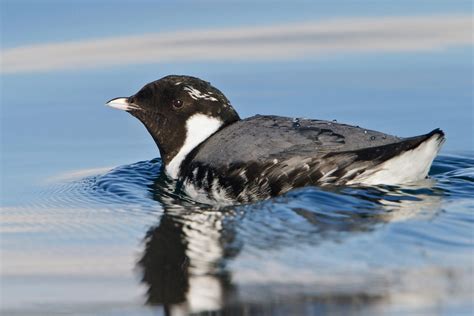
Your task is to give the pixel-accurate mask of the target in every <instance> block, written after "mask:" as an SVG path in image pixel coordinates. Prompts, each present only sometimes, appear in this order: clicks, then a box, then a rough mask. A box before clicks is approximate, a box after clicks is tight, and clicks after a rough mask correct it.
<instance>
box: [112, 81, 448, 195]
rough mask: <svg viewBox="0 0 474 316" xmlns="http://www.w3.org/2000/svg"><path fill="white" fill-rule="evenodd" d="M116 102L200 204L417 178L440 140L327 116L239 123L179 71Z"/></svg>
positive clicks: (214, 95) (438, 135)
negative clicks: (136, 121) (400, 134)
mask: <svg viewBox="0 0 474 316" xmlns="http://www.w3.org/2000/svg"><path fill="white" fill-rule="evenodd" d="M140 93H141V94H142V96H140ZM155 93H158V94H160V95H161V96H163V95H164V96H165V97H164V98H163V97H161V98H160V97H157V96H155V95H154V94H155ZM131 98H135V99H132V100H134V101H135V102H130V101H129V100H131ZM150 98H151V99H152V102H150V101H149V100H147V99H150ZM153 98H158V99H153ZM124 99H127V103H126V104H125V105H123V104H124V102H125V101H124ZM140 99H144V100H145V101H147V102H148V103H156V104H155V105H154V107H151V106H149V105H146V106H144V105H141V104H140V103H145V102H144V101H140ZM117 100H119V99H114V100H112V101H111V102H109V104H110V105H112V106H115V107H125V110H127V111H129V112H131V113H132V114H133V115H134V116H136V117H137V118H139V119H140V120H141V121H142V122H143V123H144V124H145V126H146V127H147V129H148V131H149V132H150V133H151V134H152V136H153V138H154V139H155V141H156V143H157V145H158V147H159V149H160V152H161V155H162V158H163V160H164V163H165V170H166V172H167V173H168V174H169V175H170V177H172V178H175V179H177V180H178V181H179V182H180V183H181V184H182V186H183V189H184V190H185V191H186V192H187V193H188V194H189V195H190V196H192V197H194V198H196V199H198V200H201V201H203V200H204V201H206V202H208V201H211V202H214V201H217V202H224V203H227V202H229V201H232V202H233V201H238V202H251V201H256V200H260V199H264V198H268V197H271V196H276V195H279V194H282V193H285V192H287V191H289V190H291V189H293V188H297V187H303V186H309V185H317V186H327V185H353V184H357V185H359V184H362V185H373V184H402V183H407V182H413V181H417V180H421V179H423V178H425V177H426V176H427V174H428V171H429V168H430V166H431V163H432V161H433V159H434V158H435V156H436V154H437V153H438V151H439V149H440V147H441V145H442V143H443V141H444V133H443V132H442V131H441V130H438V129H437V130H434V131H432V132H431V133H428V134H425V135H421V136H416V137H411V138H399V137H395V136H391V135H387V134H383V133H380V132H376V131H371V130H367V129H363V128H360V127H356V126H351V125H346V124H339V123H337V122H334V121H322V120H310V119H293V118H286V117H278V116H260V115H257V116H254V117H250V118H247V119H243V120H240V118H239V117H238V115H237V113H236V112H235V110H234V109H233V108H232V106H231V105H230V103H229V101H228V100H227V99H226V98H225V96H223V94H222V93H221V92H220V91H219V90H217V89H215V88H213V87H212V86H210V84H208V83H206V82H204V81H202V80H200V79H197V78H193V77H186V76H168V77H165V78H163V79H160V80H158V81H155V82H153V83H151V84H148V85H147V86H145V87H144V88H143V89H142V90H140V92H139V93H137V94H136V95H134V96H132V97H130V98H120V102H119V101H117ZM114 102H115V103H114ZM119 103H120V105H117V104H119ZM176 104H177V105H178V106H175V105H176ZM160 105H161V106H164V107H167V108H165V109H163V110H162V109H161V108H159V107H160ZM127 106H128V108H127ZM185 106H187V108H185ZM160 122H161V125H160Z"/></svg>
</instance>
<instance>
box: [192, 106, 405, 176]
mask: <svg viewBox="0 0 474 316" xmlns="http://www.w3.org/2000/svg"><path fill="white" fill-rule="evenodd" d="M400 141H401V138H399V137H396V136H391V135H387V134H383V133H380V132H376V131H372V130H368V129H363V128H360V127H356V126H351V125H346V124H339V123H336V122H330V121H322V120H308V119H291V118H287V117H279V116H261V115H257V116H253V117H250V118H247V119H244V120H241V121H238V122H236V123H234V124H232V125H230V126H228V127H225V128H224V129H222V130H220V131H219V132H218V133H216V134H215V135H213V136H212V137H210V138H209V139H208V140H207V141H206V142H205V143H204V144H202V145H201V147H200V150H199V151H198V152H197V153H196V156H195V157H194V159H193V161H194V162H201V163H205V164H207V165H210V166H215V167H223V166H229V165H230V164H232V163H236V162H240V163H245V162H258V163H264V162H269V161H272V160H273V159H285V158H291V157H298V156H300V157H317V156H320V155H324V154H328V153H338V152H347V151H354V150H359V149H364V148H372V147H378V146H382V145H387V144H392V143H396V142H400Z"/></svg>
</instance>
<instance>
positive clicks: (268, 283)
mask: <svg viewBox="0 0 474 316" xmlns="http://www.w3.org/2000/svg"><path fill="white" fill-rule="evenodd" d="M473 165H474V156H472V155H462V156H461V155H456V156H454V155H442V156H440V157H439V158H437V160H436V161H435V163H434V165H433V167H432V169H431V177H430V179H429V180H427V181H426V182H424V183H421V184H420V185H419V186H412V187H368V188H359V187H345V188H339V189H334V190H323V189H319V188H315V187H311V188H303V189H298V190H294V191H291V192H289V193H288V194H285V195H284V196H281V197H276V198H273V199H270V200H267V201H262V202H260V203H256V204H252V205H236V206H227V207H223V208H218V207H213V206H209V205H201V204H197V203H195V202H193V201H192V200H190V199H188V198H187V197H185V196H182V195H179V194H176V193H174V191H173V183H172V182H171V181H170V180H168V179H167V178H166V176H165V175H164V174H162V172H161V161H160V159H159V158H156V159H153V160H150V161H141V162H137V163H134V164H129V165H123V166H119V167H115V168H113V169H112V170H101V171H99V170H95V171H89V172H92V173H94V174H93V175H89V176H82V175H81V174H72V175H65V176H64V177H63V178H57V179H55V180H54V183H50V184H47V185H44V186H43V187H42V188H41V189H39V190H38V191H36V192H34V193H33V194H34V195H35V199H32V200H31V201H30V202H28V203H25V204H21V203H19V204H18V205H15V206H11V207H5V208H4V209H3V211H2V218H3V219H2V231H3V233H2V274H3V275H2V301H3V302H2V303H3V308H4V309H5V310H6V311H9V312H12V313H13V312H14V311H15V312H18V313H20V314H31V313H39V314H54V313H62V312H65V313H79V314H80V313H94V314H95V313H97V314H115V313H118V312H119V311H123V310H125V311H127V312H128V313H133V314H144V315H147V314H150V313H151V314H153V313H158V314H160V313H162V312H164V311H165V310H167V311H169V310H171V311H177V310H181V311H183V310H184V311H186V312H202V311H224V312H235V313H242V312H244V311H247V312H249V311H250V312H251V313H267V314H268V313H275V314H281V315H284V314H288V313H291V314H298V313H320V312H334V313H338V314H340V313H342V314H345V313H349V312H351V313H360V314H364V315H379V314H397V315H398V314H400V315H404V314H406V313H421V314H427V315H428V314H431V315H433V314H453V315H454V314H456V315H457V314H460V313H468V311H470V310H472V308H473V306H472V296H471V295H472V291H473V288H472V287H473V285H472V272H473V271H472V263H473V262H472V259H473V256H472V250H473V231H474V230H473V228H474V227H473V226H474V221H473V217H472V211H473V198H472V192H473V190H472V189H473V183H474V169H473V167H472V166H473Z"/></svg>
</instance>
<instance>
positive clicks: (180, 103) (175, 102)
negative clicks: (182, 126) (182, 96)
mask: <svg viewBox="0 0 474 316" xmlns="http://www.w3.org/2000/svg"><path fill="white" fill-rule="evenodd" d="M172 103H173V107H174V108H175V109H179V108H181V107H182V106H183V101H181V100H177V99H175V100H173V102H172Z"/></svg>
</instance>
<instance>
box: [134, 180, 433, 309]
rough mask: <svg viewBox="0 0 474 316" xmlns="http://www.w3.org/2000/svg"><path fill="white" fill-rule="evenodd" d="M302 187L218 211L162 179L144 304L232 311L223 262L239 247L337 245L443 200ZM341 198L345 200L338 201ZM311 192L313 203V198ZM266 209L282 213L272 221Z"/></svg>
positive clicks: (233, 293)
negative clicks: (326, 242)
mask: <svg viewBox="0 0 474 316" xmlns="http://www.w3.org/2000/svg"><path fill="white" fill-rule="evenodd" d="M305 190H306V191H304V192H303V193H302V192H301V191H297V192H293V193H291V192H290V193H289V194H287V195H286V196H285V197H281V198H277V199H274V200H270V201H265V202H262V203H258V204H255V205H247V206H234V207H229V206H227V207H225V208H218V207H212V206H206V205H200V204H196V203H195V202H193V201H190V200H187V199H186V198H185V197H183V196H182V194H181V193H179V192H174V184H173V183H172V182H170V181H169V180H167V179H166V177H165V176H164V175H163V174H160V175H159V176H158V177H157V178H156V180H155V181H154V184H153V185H152V186H150V191H151V192H152V195H153V199H155V200H156V201H159V202H160V204H161V205H162V206H163V208H164V214H163V215H162V216H161V219H160V220H159V223H158V224H157V225H156V226H153V227H151V228H150V229H149V230H148V232H147V233H146V236H145V238H144V251H143V253H142V255H141V258H140V259H139V262H138V266H139V267H140V270H141V271H142V282H143V283H144V284H146V285H147V303H148V304H150V305H160V306H163V307H164V310H165V313H166V314H168V315H179V314H189V313H199V312H205V311H206V312H209V311H225V310H229V308H232V311H233V312H235V311H236V308H243V307H242V305H241V304H240V305H239V304H236V302H238V301H239V300H240V299H241V298H239V295H238V292H237V286H236V285H233V281H232V277H231V271H230V269H229V267H228V265H229V262H230V261H232V259H233V258H235V257H236V256H238V254H239V253H240V252H241V251H242V249H243V246H244V245H245V246H246V247H247V246H248V247H254V248H258V249H260V250H261V251H262V252H265V251H268V250H272V251H274V250H278V249H279V248H280V247H287V246H290V247H291V246H294V247H298V245H301V244H310V245H317V244H318V243H320V242H322V241H324V240H327V239H331V238H333V237H334V236H335V235H336V236H337V239H338V240H341V235H344V236H347V234H340V233H341V232H351V233H364V232H367V231H372V230H374V229H375V227H376V226H377V225H378V224H381V223H385V222H388V221H392V220H394V219H396V214H397V213H399V214H403V216H404V217H406V216H407V213H408V214H416V213H417V212H418V211H419V209H422V208H423V207H424V206H425V207H426V206H427V205H428V207H433V205H436V204H439V200H440V197H439V196H436V195H423V194H421V195H418V197H417V198H399V199H395V198H392V199H390V198H388V199H387V197H390V194H392V196H393V191H392V192H390V191H387V190H384V189H370V190H368V189H360V190H359V191H357V189H344V190H345V191H344V190H342V191H339V192H338V193H337V194H336V193H334V192H326V191H315V190H314V189H305ZM351 190H352V191H351ZM354 190H355V191H354ZM341 193H344V194H346V195H347V196H343V197H338V196H341ZM314 194H316V195H317V198H314V197H312V195H314ZM400 196H404V195H400ZM312 198H314V199H313V202H310V201H311V199H312ZM305 199H309V200H310V201H309V202H308V201H305ZM318 199H319V200H321V199H323V201H322V202H324V203H322V204H324V205H325V206H324V207H321V206H319V205H317V204H314V202H315V201H317V200H318ZM324 199H327V200H324ZM353 199H357V203H353V201H352V200H353ZM311 203H313V204H314V206H313V207H311ZM427 203H428V204H427ZM353 205H358V207H359V209H354V208H353ZM404 205H406V207H405V208H404ZM308 206H310V207H308ZM269 209H271V210H275V209H276V210H278V209H281V210H282V211H281V213H278V212H274V213H275V214H273V215H272V216H269V211H268V210H269ZM282 214H283V215H282ZM295 218H297V219H298V220H296V222H295ZM292 222H295V223H294V224H292ZM244 225H245V227H242V226H244ZM282 226H283V227H284V228H285V229H286V230H285V231H282ZM295 273H297V271H296V272H295ZM314 299H315V300H321V299H322V298H321V297H318V298H314ZM324 299H327V296H325V297H324ZM330 299H332V300H334V297H332V298H330ZM377 299H379V298H377ZM236 306H237V307H236Z"/></svg>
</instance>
